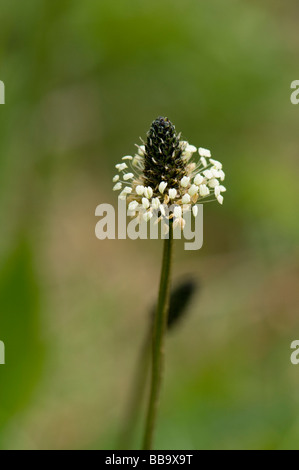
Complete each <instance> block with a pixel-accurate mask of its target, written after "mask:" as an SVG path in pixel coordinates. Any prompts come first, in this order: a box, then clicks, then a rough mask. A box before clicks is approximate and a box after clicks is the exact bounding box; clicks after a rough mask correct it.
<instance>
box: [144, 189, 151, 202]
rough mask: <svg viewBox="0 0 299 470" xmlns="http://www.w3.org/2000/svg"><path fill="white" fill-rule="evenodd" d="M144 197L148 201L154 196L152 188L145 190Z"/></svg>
mask: <svg viewBox="0 0 299 470" xmlns="http://www.w3.org/2000/svg"><path fill="white" fill-rule="evenodd" d="M144 195H145V197H147V198H148V199H151V197H152V196H153V190H152V188H151V187H150V186H148V187H147V188H144Z"/></svg>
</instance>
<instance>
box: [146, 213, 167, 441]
mask: <svg viewBox="0 0 299 470" xmlns="http://www.w3.org/2000/svg"><path fill="white" fill-rule="evenodd" d="M172 245H173V224H172V220H170V221H169V238H167V239H165V241H164V251H163V263H162V272H161V280H160V289H159V299H158V305H157V311H156V316H155V321H154V329H153V350H152V377H151V390H150V397H149V404H148V412H147V418H146V426H145V434H144V441H143V449H144V450H150V449H152V445H153V435H154V430H155V425H156V420H157V411H158V404H159V397H160V389H161V383H162V376H163V367H164V342H165V333H166V329H167V316H168V310H169V297H170V274H171V255H172Z"/></svg>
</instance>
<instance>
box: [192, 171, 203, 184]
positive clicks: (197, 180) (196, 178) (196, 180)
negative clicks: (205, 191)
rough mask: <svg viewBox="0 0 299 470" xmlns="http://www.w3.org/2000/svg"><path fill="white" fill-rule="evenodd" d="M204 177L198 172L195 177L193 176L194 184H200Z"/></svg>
mask: <svg viewBox="0 0 299 470" xmlns="http://www.w3.org/2000/svg"><path fill="white" fill-rule="evenodd" d="M203 180H204V178H203V177H202V175H201V174H200V173H198V174H197V175H196V176H195V178H194V184H196V185H197V186H200V185H201V184H202V182H203Z"/></svg>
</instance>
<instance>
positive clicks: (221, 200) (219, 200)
mask: <svg viewBox="0 0 299 470" xmlns="http://www.w3.org/2000/svg"><path fill="white" fill-rule="evenodd" d="M217 201H218V202H219V204H223V196H221V195H220V196H218V197H217Z"/></svg>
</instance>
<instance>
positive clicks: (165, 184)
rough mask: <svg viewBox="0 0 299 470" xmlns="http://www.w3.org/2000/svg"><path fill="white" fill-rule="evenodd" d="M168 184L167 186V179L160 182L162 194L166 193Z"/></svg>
mask: <svg viewBox="0 0 299 470" xmlns="http://www.w3.org/2000/svg"><path fill="white" fill-rule="evenodd" d="M166 186H167V183H165V181H162V182H161V183H160V184H159V192H160V193H161V194H163V193H164V191H165V189H166Z"/></svg>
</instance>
